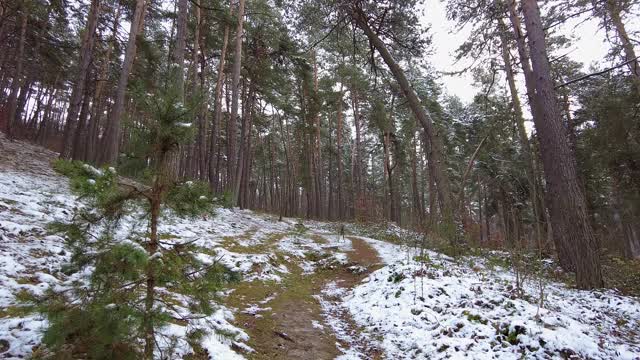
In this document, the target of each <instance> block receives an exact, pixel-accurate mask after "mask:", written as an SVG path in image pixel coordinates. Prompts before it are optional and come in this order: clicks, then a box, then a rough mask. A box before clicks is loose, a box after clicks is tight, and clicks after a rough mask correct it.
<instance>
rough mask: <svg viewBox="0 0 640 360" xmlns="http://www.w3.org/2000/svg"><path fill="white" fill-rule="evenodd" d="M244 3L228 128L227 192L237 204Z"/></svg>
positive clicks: (240, 17) (236, 52) (239, 26)
mask: <svg viewBox="0 0 640 360" xmlns="http://www.w3.org/2000/svg"><path fill="white" fill-rule="evenodd" d="M244 2H245V0H240V1H239V4H238V24H237V26H236V38H235V53H234V58H233V73H232V83H231V114H230V116H229V123H228V128H227V177H228V183H227V190H228V191H231V192H232V194H231V198H232V199H233V201H234V203H235V202H237V200H238V198H237V194H236V181H238V179H237V174H236V162H237V161H238V157H237V151H236V141H237V139H236V138H237V136H238V135H237V131H238V130H237V124H236V120H237V118H238V100H239V98H240V69H241V67H242V27H243V24H244Z"/></svg>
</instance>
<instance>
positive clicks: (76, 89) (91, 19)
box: [60, 0, 102, 159]
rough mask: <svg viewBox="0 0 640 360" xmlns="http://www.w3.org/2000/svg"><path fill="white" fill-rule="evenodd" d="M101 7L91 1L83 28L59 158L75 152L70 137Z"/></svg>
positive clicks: (98, 3)
mask: <svg viewBox="0 0 640 360" xmlns="http://www.w3.org/2000/svg"><path fill="white" fill-rule="evenodd" d="M101 7H102V6H101V4H100V0H92V1H91V7H90V8H89V15H88V18H87V25H86V27H85V29H84V34H83V35H82V47H81V49H80V59H79V61H78V73H77V77H76V82H75V84H74V86H73V90H72V91H71V99H70V100H69V109H68V110H67V120H66V124H65V127H64V135H63V139H62V149H61V151H60V157H61V158H65V159H68V158H69V157H71V155H72V153H73V152H75V153H77V150H76V149H73V145H74V144H75V137H72V135H73V133H74V132H76V122H77V120H78V111H80V104H81V103H82V99H83V97H85V91H84V88H85V86H86V84H87V78H88V77H89V71H90V65H91V60H92V59H93V44H94V43H95V38H96V28H97V27H98V18H99V17H100V10H101ZM76 136H79V135H76Z"/></svg>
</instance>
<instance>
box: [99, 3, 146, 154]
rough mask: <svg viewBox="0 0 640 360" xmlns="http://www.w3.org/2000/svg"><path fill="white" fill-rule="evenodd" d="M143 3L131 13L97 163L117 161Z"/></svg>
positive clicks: (141, 25)
mask: <svg viewBox="0 0 640 360" xmlns="http://www.w3.org/2000/svg"><path fill="white" fill-rule="evenodd" d="M145 1H146V0H136V8H135V10H134V13H133V19H132V21H131V26H130V27H129V39H128V40H127V49H126V50H125V53H124V61H123V62H122V70H121V71H120V78H119V79H118V87H117V88H116V96H115V102H114V104H113V108H112V109H111V114H110V116H109V121H108V122H107V125H106V128H105V132H104V138H103V141H102V145H103V146H102V148H103V153H102V156H101V157H100V160H99V161H98V162H99V163H112V164H115V163H116V162H117V160H118V154H119V152H120V122H121V120H122V119H121V118H122V113H123V111H124V101H125V95H126V92H127V84H128V83H129V74H130V73H131V69H132V67H133V61H134V59H135V57H136V50H137V39H138V34H139V33H140V32H141V30H142V27H143V24H144V15H145V7H146V4H145Z"/></svg>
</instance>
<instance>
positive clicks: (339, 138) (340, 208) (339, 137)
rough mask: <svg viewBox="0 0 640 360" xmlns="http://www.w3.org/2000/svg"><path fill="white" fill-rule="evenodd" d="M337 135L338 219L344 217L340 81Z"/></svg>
mask: <svg viewBox="0 0 640 360" xmlns="http://www.w3.org/2000/svg"><path fill="white" fill-rule="evenodd" d="M337 113H338V114H337V125H336V127H337V130H336V131H337V132H338V133H337V135H336V143H337V144H336V147H337V149H338V154H337V161H338V179H337V182H338V220H343V219H344V216H345V214H344V198H343V183H344V180H343V176H344V162H343V159H342V156H343V155H342V154H343V150H342V83H340V93H339V95H338V109H337Z"/></svg>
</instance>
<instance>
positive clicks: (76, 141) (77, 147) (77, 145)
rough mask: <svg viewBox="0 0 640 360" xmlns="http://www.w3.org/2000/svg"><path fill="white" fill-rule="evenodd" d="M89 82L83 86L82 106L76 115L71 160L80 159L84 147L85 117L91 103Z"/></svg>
mask: <svg viewBox="0 0 640 360" xmlns="http://www.w3.org/2000/svg"><path fill="white" fill-rule="evenodd" d="M90 86H91V85H90V84H87V86H85V90H84V91H85V95H84V100H83V101H82V108H81V109H80V115H79V116H78V126H77V127H76V130H75V134H74V136H73V144H72V146H71V158H72V159H73V160H82V155H83V151H82V149H84V143H85V141H87V130H86V127H87V126H86V124H87V118H88V117H89V104H90V103H91V90H90Z"/></svg>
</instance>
